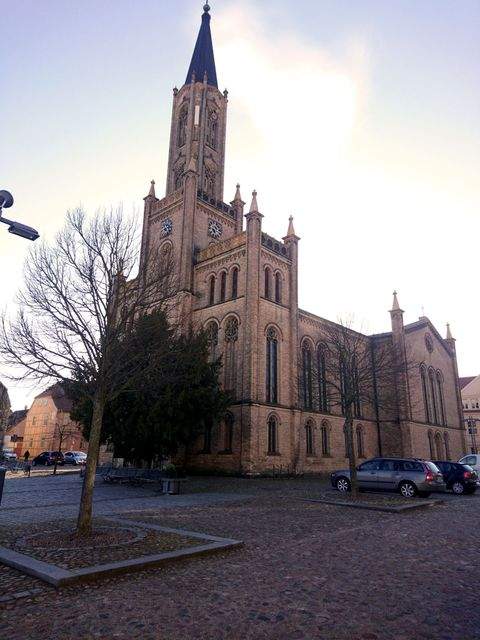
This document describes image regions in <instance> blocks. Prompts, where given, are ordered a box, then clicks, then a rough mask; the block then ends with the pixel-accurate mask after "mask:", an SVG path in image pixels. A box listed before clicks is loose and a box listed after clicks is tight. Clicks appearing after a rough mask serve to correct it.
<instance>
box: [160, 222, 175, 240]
mask: <svg viewBox="0 0 480 640" xmlns="http://www.w3.org/2000/svg"><path fill="white" fill-rule="evenodd" d="M172 229H173V223H172V221H171V220H170V218H165V220H164V221H163V222H162V236H163V237H164V238H165V237H166V236H169V235H170V234H171V233H172Z"/></svg>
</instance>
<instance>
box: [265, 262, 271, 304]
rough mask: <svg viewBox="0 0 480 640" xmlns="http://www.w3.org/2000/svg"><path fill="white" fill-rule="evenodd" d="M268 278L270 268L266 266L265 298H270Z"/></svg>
mask: <svg viewBox="0 0 480 640" xmlns="http://www.w3.org/2000/svg"><path fill="white" fill-rule="evenodd" d="M270 279H271V272H270V268H269V267H267V268H266V269H265V298H267V300H269V299H270Z"/></svg>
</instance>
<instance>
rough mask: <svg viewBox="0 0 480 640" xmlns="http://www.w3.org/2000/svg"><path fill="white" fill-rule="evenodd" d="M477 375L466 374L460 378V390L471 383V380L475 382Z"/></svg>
mask: <svg viewBox="0 0 480 640" xmlns="http://www.w3.org/2000/svg"><path fill="white" fill-rule="evenodd" d="M476 377H477V376H465V377H462V378H459V379H458V381H459V383H460V390H462V389H463V388H464V387H466V386H467V384H470V382H473V381H474V380H475V378H476Z"/></svg>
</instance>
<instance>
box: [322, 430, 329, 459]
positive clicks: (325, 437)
mask: <svg viewBox="0 0 480 640" xmlns="http://www.w3.org/2000/svg"><path fill="white" fill-rule="evenodd" d="M320 435H321V439H322V456H329V455H330V438H329V429H328V425H327V423H326V422H324V423H323V424H322V426H321V429H320Z"/></svg>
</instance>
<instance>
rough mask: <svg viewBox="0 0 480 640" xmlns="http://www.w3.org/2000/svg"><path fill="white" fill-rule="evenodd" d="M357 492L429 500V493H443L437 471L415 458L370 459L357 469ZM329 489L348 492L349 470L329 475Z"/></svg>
mask: <svg viewBox="0 0 480 640" xmlns="http://www.w3.org/2000/svg"><path fill="white" fill-rule="evenodd" d="M357 479H358V486H359V488H360V489H371V490H375V491H378V490H380V491H398V492H400V493H401V495H402V496H403V497H404V498H413V497H414V496H416V495H419V496H422V497H425V498H426V497H428V496H429V495H430V493H431V492H432V491H444V490H445V484H444V482H443V477H442V474H441V472H440V470H439V469H438V468H437V467H436V466H435V465H434V464H433V462H430V461H428V460H419V459H417V458H373V460H367V461H366V462H364V463H363V464H361V465H359V466H358V467H357ZM330 480H331V483H332V486H333V487H335V488H336V489H338V490H339V491H350V489H351V483H350V470H349V469H342V470H341V471H335V472H334V473H332V474H331V476H330Z"/></svg>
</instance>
